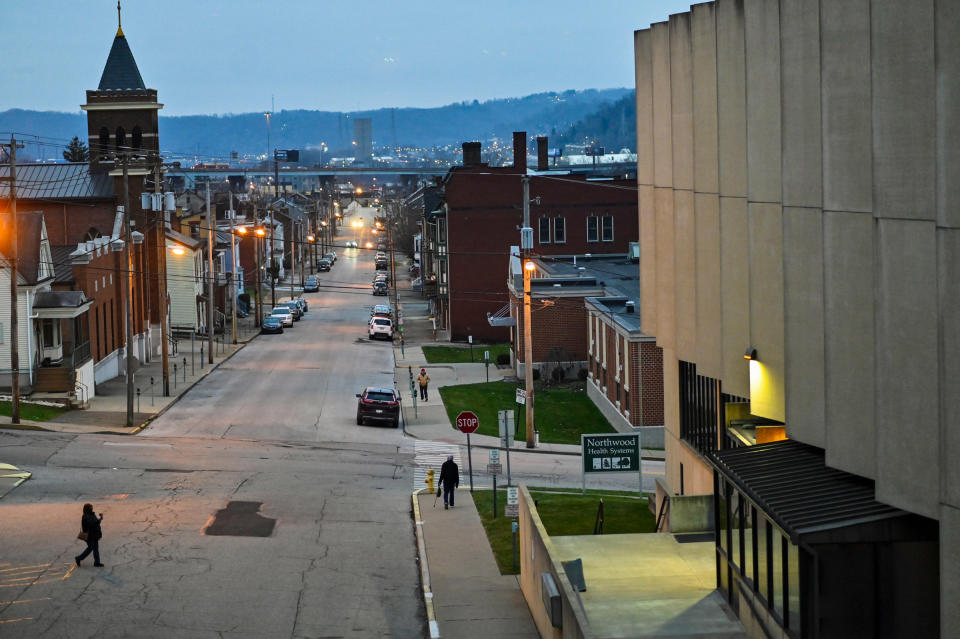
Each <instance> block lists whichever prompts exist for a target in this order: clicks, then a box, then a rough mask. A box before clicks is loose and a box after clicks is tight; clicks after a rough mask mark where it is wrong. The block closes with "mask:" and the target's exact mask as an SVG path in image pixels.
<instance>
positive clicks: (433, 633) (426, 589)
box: [412, 488, 440, 639]
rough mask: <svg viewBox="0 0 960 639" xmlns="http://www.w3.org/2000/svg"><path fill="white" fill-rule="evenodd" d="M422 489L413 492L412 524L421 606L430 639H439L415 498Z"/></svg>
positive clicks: (420, 522) (428, 569)
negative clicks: (414, 535) (418, 570)
mask: <svg viewBox="0 0 960 639" xmlns="http://www.w3.org/2000/svg"><path fill="white" fill-rule="evenodd" d="M423 490H424V489H423V488H420V489H419V490H415V491H413V497H412V499H413V522H414V528H415V529H416V534H417V555H418V556H419V558H420V582H421V584H422V585H423V605H424V607H425V608H426V609H427V625H428V626H429V627H430V639H440V626H438V625H437V616H436V613H435V612H434V610H433V591H432V590H431V589H430V568H429V566H427V547H426V544H425V543H424V541H423V520H422V519H421V518H420V501H419V500H418V499H417V497H419V496H420V493H421V492H423Z"/></svg>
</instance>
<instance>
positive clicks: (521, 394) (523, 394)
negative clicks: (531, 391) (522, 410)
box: [517, 388, 527, 404]
mask: <svg viewBox="0 0 960 639" xmlns="http://www.w3.org/2000/svg"><path fill="white" fill-rule="evenodd" d="M517 403H518V404H526V403H527V391H526V389H523V388H518V389H517Z"/></svg>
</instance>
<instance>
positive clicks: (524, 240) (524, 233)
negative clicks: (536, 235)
mask: <svg viewBox="0 0 960 639" xmlns="http://www.w3.org/2000/svg"><path fill="white" fill-rule="evenodd" d="M520 248H521V249H525V250H531V249H533V229H532V228H531V227H529V226H522V227H520Z"/></svg>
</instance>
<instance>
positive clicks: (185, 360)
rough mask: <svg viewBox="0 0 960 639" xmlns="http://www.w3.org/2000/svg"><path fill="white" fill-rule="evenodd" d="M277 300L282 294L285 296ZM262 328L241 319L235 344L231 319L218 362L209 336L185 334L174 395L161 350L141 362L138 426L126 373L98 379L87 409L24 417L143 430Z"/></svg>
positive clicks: (55, 426) (70, 426) (48, 424)
mask: <svg viewBox="0 0 960 639" xmlns="http://www.w3.org/2000/svg"><path fill="white" fill-rule="evenodd" d="M285 292H286V291H285ZM287 297H289V294H287ZM277 299H278V300H279V299H281V298H280V296H279V295H278V296H277ZM284 299H286V297H285V298H284ZM258 331H259V329H257V328H256V327H255V326H254V317H253V315H250V316H249V317H246V318H237V344H236V345H234V344H232V343H231V341H232V339H233V334H232V330H231V328H230V326H229V324H228V325H227V331H226V333H225V334H223V335H215V344H214V358H213V364H212V365H210V364H208V363H207V355H208V353H207V340H206V339H204V338H200V337H197V338H195V339H194V340H192V341H191V340H190V339H189V338H186V339H183V338H181V339H179V340H178V341H177V349H176V354H173V353H170V355H169V366H170V369H169V371H170V396H169V397H164V396H163V390H162V389H163V382H162V377H163V363H162V358H161V357H160V355H159V353H156V354H155V355H154V356H153V358H152V360H151V361H150V362H148V363H144V364H140V365H139V366H137V368H136V370H135V372H134V400H133V401H134V403H133V410H134V414H133V423H134V426H133V427H132V428H131V427H128V426H127V425H126V419H127V412H126V411H127V383H126V377H125V376H124V375H121V376H119V377H115V378H113V379H111V380H108V381H106V382H104V383H102V384H98V385H97V388H96V395H95V396H94V397H91V398H90V401H89V406H88V408H86V409H75V410H71V411H67V412H65V413H63V414H61V415H58V416H57V417H54V418H53V419H51V420H49V421H45V422H33V421H29V420H21V422H22V424H23V425H24V426H27V427H33V428H40V429H44V430H52V431H58V432H64V433H104V432H108V433H123V434H134V433H137V432H139V431H140V429H141V428H143V426H145V425H146V424H147V423H148V422H149V421H151V420H153V419H155V418H156V417H158V416H159V415H161V414H162V413H163V412H164V411H166V409H167V408H169V407H170V406H171V405H173V404H174V403H176V402H177V400H178V399H180V396H182V395H183V394H184V393H186V392H187V391H188V390H190V389H191V388H192V387H193V386H194V385H195V384H196V383H197V382H199V381H200V380H201V379H203V378H204V377H206V376H207V375H209V374H210V373H211V372H212V371H213V370H214V369H216V367H217V366H219V365H220V364H221V363H223V362H224V361H226V360H227V359H229V358H230V357H231V356H232V355H233V354H234V353H236V352H237V351H238V350H240V349H241V348H243V347H244V345H246V343H247V342H249V341H250V340H251V339H253V338H254V337H256V336H257V335H258ZM201 349H202V353H203V355H202V357H201ZM174 367H176V368H174ZM151 380H152V382H153V383H152V384H151ZM137 389H139V390H140V396H139V400H138V398H137V396H136V390H137ZM35 399H42V397H35ZM9 424H10V418H9V417H6V416H0V425H9Z"/></svg>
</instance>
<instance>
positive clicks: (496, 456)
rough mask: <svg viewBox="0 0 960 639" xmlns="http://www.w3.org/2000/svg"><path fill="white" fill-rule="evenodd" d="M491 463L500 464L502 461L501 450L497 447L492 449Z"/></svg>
mask: <svg viewBox="0 0 960 639" xmlns="http://www.w3.org/2000/svg"><path fill="white" fill-rule="evenodd" d="M490 463H491V464H499V463H500V451H499V450H497V449H496V448H492V449H490Z"/></svg>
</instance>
